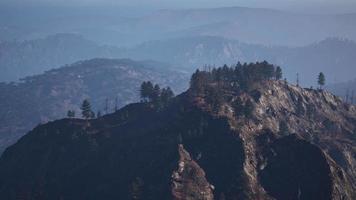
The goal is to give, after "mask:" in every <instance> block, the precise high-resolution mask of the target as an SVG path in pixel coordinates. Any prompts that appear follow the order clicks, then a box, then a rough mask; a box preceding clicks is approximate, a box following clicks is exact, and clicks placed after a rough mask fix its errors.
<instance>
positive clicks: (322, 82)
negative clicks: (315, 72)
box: [318, 72, 325, 89]
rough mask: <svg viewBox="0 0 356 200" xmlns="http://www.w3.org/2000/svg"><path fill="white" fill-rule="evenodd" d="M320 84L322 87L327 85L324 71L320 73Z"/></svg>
mask: <svg viewBox="0 0 356 200" xmlns="http://www.w3.org/2000/svg"><path fill="white" fill-rule="evenodd" d="M318 85H319V87H320V89H322V87H323V86H324V85H325V75H324V73H323V72H320V73H319V76H318Z"/></svg>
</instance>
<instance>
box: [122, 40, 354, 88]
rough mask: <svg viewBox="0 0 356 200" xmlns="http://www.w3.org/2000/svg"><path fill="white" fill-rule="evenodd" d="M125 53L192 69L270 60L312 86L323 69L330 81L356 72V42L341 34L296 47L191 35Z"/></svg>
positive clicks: (138, 57) (137, 57)
mask: <svg viewBox="0 0 356 200" xmlns="http://www.w3.org/2000/svg"><path fill="white" fill-rule="evenodd" d="M122 56H123V57H132V58H135V59H149V58H150V59H154V60H160V61H163V62H168V63H171V64H172V65H173V66H177V67H182V68H184V69H189V70H194V69H195V68H197V67H203V66H204V65H210V66H213V65H216V66H219V65H222V64H235V63H237V61H240V62H255V61H263V60H267V61H268V62H270V63H274V64H277V65H280V66H281V67H282V68H283V70H284V72H285V76H286V77H287V78H288V79H289V80H290V81H291V82H295V80H296V73H299V74H300V82H301V84H302V85H304V86H308V87H309V86H311V85H316V78H317V75H318V73H319V72H324V73H325V74H326V76H327V81H328V82H329V83H336V82H341V81H344V80H351V79H354V78H355V76H356V75H355V74H356V67H355V63H356V43H355V42H353V41H350V40H344V39H337V38H329V39H326V40H323V41H320V42H317V43H313V44H310V45H307V46H304V47H293V48H292V47H285V46H263V45H253V44H246V43H242V42H239V41H236V40H229V39H224V38H220V37H210V36H204V37H188V38H179V39H171V40H165V41H153V42H147V43H144V44H142V45H139V46H136V47H135V48H131V49H128V50H126V52H124V53H123V55H122ZM336 69H337V70H336Z"/></svg>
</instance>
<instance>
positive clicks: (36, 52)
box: [0, 34, 117, 81]
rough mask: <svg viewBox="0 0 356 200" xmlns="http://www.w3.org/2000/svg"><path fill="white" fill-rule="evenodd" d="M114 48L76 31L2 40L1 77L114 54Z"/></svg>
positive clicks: (11, 78) (17, 76)
mask: <svg viewBox="0 0 356 200" xmlns="http://www.w3.org/2000/svg"><path fill="white" fill-rule="evenodd" d="M113 49H115V48H111V47H109V46H100V45H98V44H96V43H95V42H92V41H89V40H86V39H85V38H83V37H82V36H79V35H76V34H56V35H51V36H48V37H46V38H44V39H36V40H29V41H24V42H2V43H0V70H1V73H0V81H15V80H18V79H20V78H23V77H25V76H29V75H35V74H40V73H43V72H44V71H46V70H49V69H53V68H57V67H60V66H62V65H65V64H70V63H73V62H76V61H78V60H84V59H90V58H96V57H106V58H112V57H114V56H113V54H114V53H113V52H114V50H113ZM116 54H117V53H116Z"/></svg>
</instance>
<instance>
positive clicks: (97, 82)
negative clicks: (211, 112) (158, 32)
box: [0, 59, 189, 152]
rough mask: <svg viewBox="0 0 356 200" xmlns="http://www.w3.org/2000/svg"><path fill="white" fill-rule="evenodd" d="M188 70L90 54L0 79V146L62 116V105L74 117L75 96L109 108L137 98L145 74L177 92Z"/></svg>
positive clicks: (99, 107) (77, 103)
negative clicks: (16, 78) (15, 77)
mask: <svg viewBox="0 0 356 200" xmlns="http://www.w3.org/2000/svg"><path fill="white" fill-rule="evenodd" d="M188 77H189V75H188V74H185V73H182V72H179V71H175V70H171V69H169V68H168V67H167V66H165V65H164V64H161V63H157V62H153V61H142V62H136V61H132V60H129V59H120V60H113V59H92V60H87V61H80V62H77V63H74V64H72V65H68V66H65V67H62V68H59V69H53V70H50V71H47V72H45V73H44V74H40V75H36V76H31V77H26V78H24V79H22V81H21V82H20V83H0V94H1V95H0V152H2V151H3V150H4V148H5V147H7V146H8V145H10V144H12V143H14V142H15V141H16V140H17V139H18V138H19V137H20V136H22V135H24V134H25V133H26V132H27V131H29V130H31V129H32V128H33V127H34V126H35V125H37V124H39V123H44V122H47V121H50V120H54V119H59V118H63V117H65V116H66V113H67V111H68V110H75V111H76V113H77V117H80V116H81V114H80V110H79V107H80V105H81V102H82V101H83V100H84V99H86V98H88V99H89V100H90V102H91V104H92V108H93V110H94V111H95V112H97V111H99V110H100V111H101V113H103V114H104V113H105V110H104V108H105V107H106V99H108V109H109V110H108V112H113V111H114V107H115V99H116V98H117V108H120V107H121V106H123V105H126V104H128V103H132V102H138V101H139V86H140V84H141V82H142V81H147V80H151V81H153V82H155V83H158V84H160V85H161V86H171V88H172V89H173V90H174V91H175V92H176V93H177V92H181V91H183V90H184V89H186V88H187V82H188Z"/></svg>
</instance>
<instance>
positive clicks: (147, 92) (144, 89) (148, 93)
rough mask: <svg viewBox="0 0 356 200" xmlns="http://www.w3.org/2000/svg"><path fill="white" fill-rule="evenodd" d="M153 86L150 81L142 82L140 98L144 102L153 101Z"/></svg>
mask: <svg viewBox="0 0 356 200" xmlns="http://www.w3.org/2000/svg"><path fill="white" fill-rule="evenodd" d="M153 89H154V88H153V84H152V83H151V82H150V81H147V82H145V81H144V82H142V84H141V88H140V96H141V98H142V99H143V100H144V101H147V100H149V101H152V94H153Z"/></svg>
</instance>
